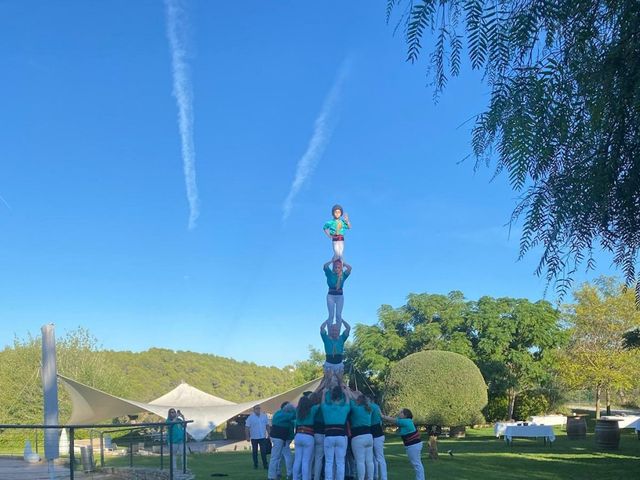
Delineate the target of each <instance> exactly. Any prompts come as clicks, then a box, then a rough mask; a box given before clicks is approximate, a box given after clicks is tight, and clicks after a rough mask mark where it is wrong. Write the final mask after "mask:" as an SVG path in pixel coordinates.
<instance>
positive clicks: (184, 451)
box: [182, 422, 262, 473]
mask: <svg viewBox="0 0 640 480" xmlns="http://www.w3.org/2000/svg"><path fill="white" fill-rule="evenodd" d="M261 453H262V452H261ZM182 473H187V424H186V422H183V423H182Z"/></svg>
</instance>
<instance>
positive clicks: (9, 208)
mask: <svg viewBox="0 0 640 480" xmlns="http://www.w3.org/2000/svg"><path fill="white" fill-rule="evenodd" d="M0 202H2V203H4V205H5V206H6V207H7V209H8V210H11V207H10V206H9V204H8V203H7V201H6V200H5V199H4V198H2V195H0Z"/></svg>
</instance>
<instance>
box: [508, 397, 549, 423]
mask: <svg viewBox="0 0 640 480" xmlns="http://www.w3.org/2000/svg"><path fill="white" fill-rule="evenodd" d="M548 410H549V400H547V397H546V396H545V395H544V394H543V393H541V392H522V393H520V394H518V396H517V397H516V403H515V405H514V406H513V418H515V419H516V420H526V419H527V418H529V417H532V416H534V415H543V414H545V413H547V411H548Z"/></svg>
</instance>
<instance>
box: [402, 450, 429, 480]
mask: <svg viewBox="0 0 640 480" xmlns="http://www.w3.org/2000/svg"><path fill="white" fill-rule="evenodd" d="M404 448H405V450H406V451H407V457H409V463H410V464H411V466H412V467H413V470H414V471H415V472H416V480H424V467H423V466H422V458H421V455H422V442H420V443H416V444H415V445H409V446H408V447H404Z"/></svg>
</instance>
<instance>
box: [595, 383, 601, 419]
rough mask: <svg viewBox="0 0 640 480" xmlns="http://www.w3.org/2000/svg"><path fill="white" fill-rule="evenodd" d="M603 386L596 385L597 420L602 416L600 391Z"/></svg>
mask: <svg viewBox="0 0 640 480" xmlns="http://www.w3.org/2000/svg"><path fill="white" fill-rule="evenodd" d="M601 389H602V387H601V386H600V385H597V386H596V420H597V419H598V418H600V391H601Z"/></svg>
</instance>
